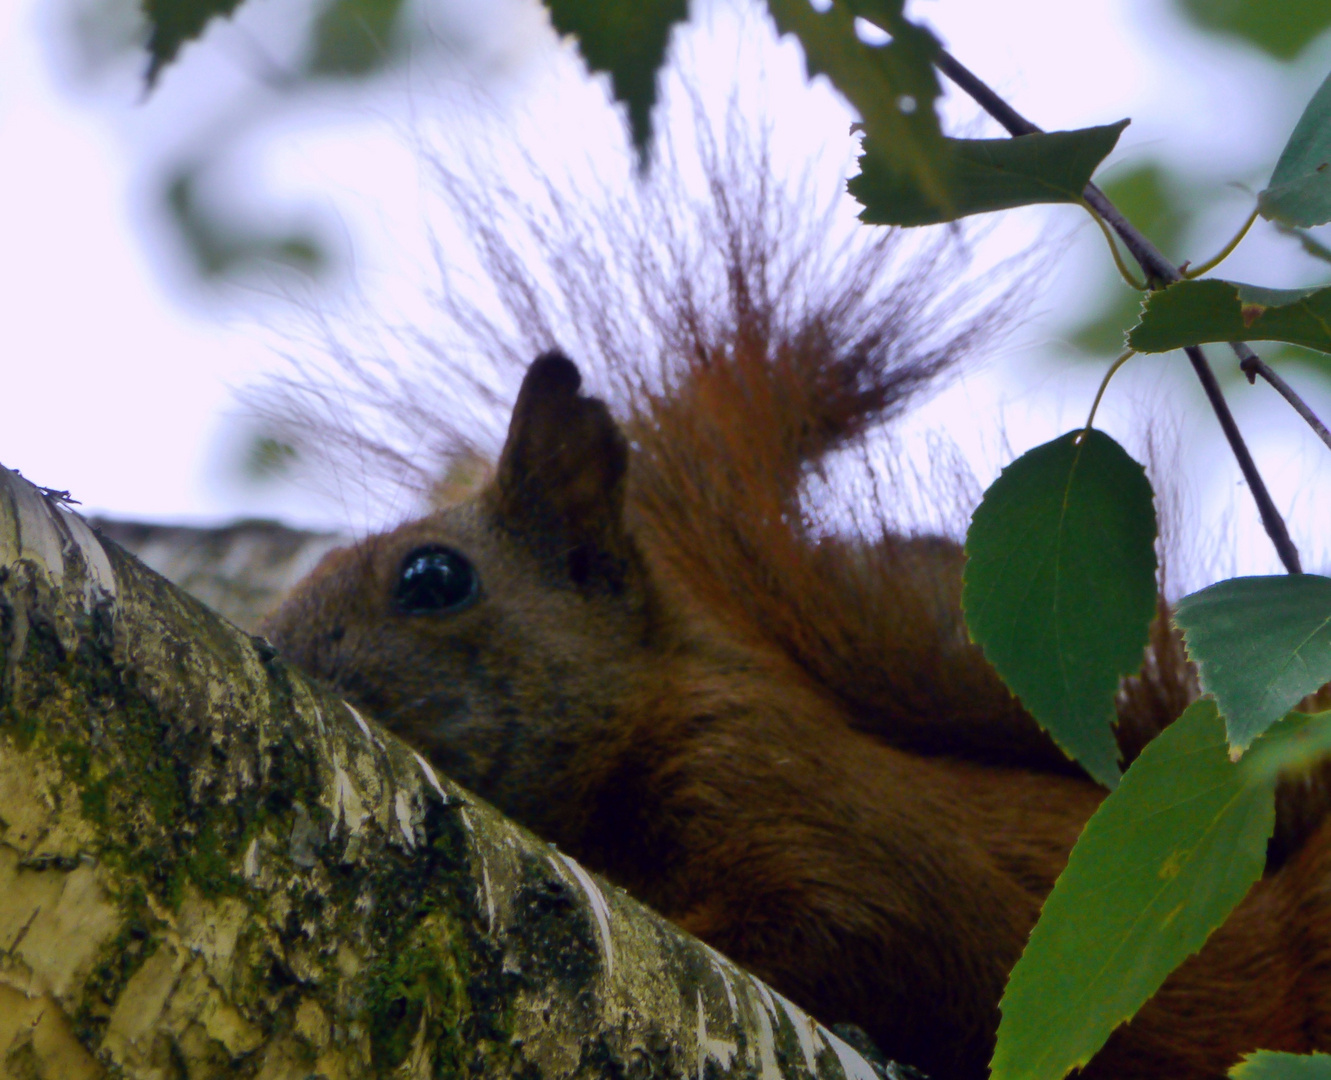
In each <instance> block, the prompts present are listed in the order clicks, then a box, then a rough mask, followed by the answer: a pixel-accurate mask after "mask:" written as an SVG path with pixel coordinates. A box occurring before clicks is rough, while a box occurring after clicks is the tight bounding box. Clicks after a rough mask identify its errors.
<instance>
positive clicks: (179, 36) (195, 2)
mask: <svg viewBox="0 0 1331 1080" xmlns="http://www.w3.org/2000/svg"><path fill="white" fill-rule="evenodd" d="M142 2H143V14H144V15H145V16H146V17H147V19H148V25H149V27H150V28H151V30H150V33H149V35H148V57H149V59H148V75H147V80H148V85H149V86H152V85H153V84H155V83H156V82H157V76H158V75H160V74H161V72H162V68H164V67H166V65H167V64H169V63H171V61H172V60H174V59H175V58H176V54H177V53H178V52H180V47H181V46H182V45H184V44H185V42H187V41H193V40H194V39H195V38H197V37H199V36H200V35H201V34H202V33H203V29H204V27H205V26H207V25H208V23H209V22H211V21H212V19H213V17H214V16H216V15H222V16H229V15H230V14H231V13H232V12H233V11H235V10H236V8H237V7H238V6H239V5H240V0H142Z"/></svg>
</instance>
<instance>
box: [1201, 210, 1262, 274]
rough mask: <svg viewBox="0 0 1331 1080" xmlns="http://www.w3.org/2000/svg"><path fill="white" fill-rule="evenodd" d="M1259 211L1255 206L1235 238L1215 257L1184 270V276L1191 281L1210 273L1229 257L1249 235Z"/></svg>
mask: <svg viewBox="0 0 1331 1080" xmlns="http://www.w3.org/2000/svg"><path fill="white" fill-rule="evenodd" d="M1257 213H1258V212H1257V209H1256V207H1254V208H1253V211H1252V213H1251V214H1249V215H1248V220H1247V221H1245V222H1244V223H1243V228H1241V229H1239V231H1238V232H1237V233H1235V234H1234V238H1233V239H1232V240H1230V242H1229V243H1228V244H1226V245H1225V246H1224V247H1222V248H1221V249H1220V250H1219V251H1218V252H1217V253H1216V255H1215V257H1214V258H1210V259H1207V260H1206V262H1204V263H1202V264H1201V266H1189V267H1188V268H1187V269H1186V270H1184V271H1182V273H1183V276H1184V277H1185V278H1186V279H1187V280H1189V281H1191V280H1192V279H1193V278H1198V277H1201V276H1202V275H1203V274H1205V273H1209V272H1210V271H1212V270H1214V269H1215V268H1216V267H1217V266H1219V265H1220V264H1221V263H1222V262H1224V261H1225V260H1226V259H1228V258H1229V256H1230V255H1231V254H1232V253H1233V251H1234V249H1235V248H1236V247H1238V246H1239V244H1241V243H1242V242H1243V238H1244V237H1245V236H1247V235H1248V230H1249V229H1251V228H1252V226H1253V222H1255V221H1256V220H1257Z"/></svg>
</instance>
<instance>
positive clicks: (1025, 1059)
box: [991, 700, 1300, 1080]
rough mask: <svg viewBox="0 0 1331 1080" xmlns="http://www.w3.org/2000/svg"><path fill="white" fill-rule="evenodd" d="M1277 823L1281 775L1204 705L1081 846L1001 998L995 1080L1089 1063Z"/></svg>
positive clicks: (1203, 934)
mask: <svg viewBox="0 0 1331 1080" xmlns="http://www.w3.org/2000/svg"><path fill="white" fill-rule="evenodd" d="M1299 726H1300V725H1299V723H1298V722H1297V721H1294V722H1291V724H1289V725H1282V726H1281V728H1278V729H1276V730H1273V731H1272V732H1271V734H1270V735H1269V736H1267V738H1269V739H1270V740H1271V741H1272V742H1274V741H1277V740H1278V739H1280V738H1282V737H1285V736H1286V735H1287V733H1288V732H1289V731H1291V730H1294V729H1297V728H1298V727H1299ZM1274 825H1275V798H1274V782H1273V781H1269V780H1263V779H1258V778H1255V777H1254V776H1253V775H1252V769H1251V767H1250V765H1249V764H1248V763H1247V762H1246V760H1245V761H1242V762H1239V763H1238V764H1234V763H1232V762H1231V761H1230V760H1229V754H1228V748H1227V746H1226V741H1225V726H1224V724H1223V723H1222V722H1221V720H1220V716H1219V714H1218V713H1217V712H1216V707H1215V703H1214V702H1213V701H1209V700H1202V701H1198V702H1194V703H1193V704H1192V705H1190V706H1189V707H1188V708H1187V710H1186V711H1185V712H1184V713H1183V715H1182V716H1180V717H1179V718H1178V719H1177V720H1175V721H1174V723H1173V724H1171V725H1170V726H1169V727H1167V728H1166V729H1165V730H1164V732H1163V733H1162V734H1160V735H1159V736H1157V737H1156V738H1155V740H1154V741H1153V742H1151V743H1150V744H1149V745H1148V746H1147V747H1146V749H1145V750H1143V751H1142V753H1141V756H1140V757H1138V758H1137V760H1136V761H1135V762H1133V764H1132V768H1130V769H1129V770H1128V771H1127V774H1126V775H1125V776H1124V777H1123V782H1122V783H1121V784H1119V786H1118V790H1116V791H1115V792H1113V794H1111V795H1110V796H1109V797H1108V798H1106V799H1105V801H1104V802H1103V803H1101V805H1100V809H1099V810H1097V811H1096V812H1095V814H1094V815H1093V816H1092V817H1091V820H1090V821H1088V822H1087V823H1086V828H1085V829H1084V830H1083V831H1082V834H1081V837H1080V838H1079V839H1078V840H1077V844H1076V846H1075V847H1074V848H1073V849H1072V854H1071V855H1070V856H1069V858H1068V865H1067V867H1066V869H1064V871H1063V873H1062V874H1061V875H1060V876H1059V879H1058V881H1057V882H1056V883H1055V885H1054V891H1053V892H1052V893H1050V894H1049V899H1047V900H1046V901H1045V904H1044V910H1043V911H1042V912H1041V914H1040V921H1039V922H1038V923H1036V924H1035V929H1034V930H1033V931H1032V932H1031V938H1030V942H1029V944H1027V946H1026V951H1025V952H1024V953H1023V954H1022V957H1021V959H1020V960H1019V961H1018V962H1017V966H1016V967H1015V968H1013V970H1012V975H1011V977H1010V978H1009V980H1008V985H1007V990H1006V991H1005V992H1004V994H1003V1000H1002V1002H1001V1004H1000V1005H999V1008H1000V1009H1001V1010H1002V1014H1003V1016H1002V1020H1001V1022H1000V1023H999V1026H998V1045H997V1048H996V1049H995V1052H994V1061H993V1072H992V1074H991V1075H992V1080H1009V1078H1015V1077H1021V1078H1022V1080H1060V1078H1061V1077H1062V1076H1063V1075H1064V1074H1065V1073H1067V1072H1068V1071H1069V1070H1070V1069H1073V1068H1076V1067H1078V1066H1081V1065H1084V1064H1086V1062H1088V1061H1089V1060H1090V1059H1091V1057H1092V1056H1093V1055H1094V1054H1095V1052H1096V1051H1097V1050H1099V1049H1100V1047H1101V1046H1103V1045H1104V1042H1105V1040H1106V1039H1107V1038H1108V1037H1109V1035H1110V1034H1111V1033H1112V1032H1113V1030H1114V1029H1115V1028H1116V1027H1117V1026H1118V1025H1119V1024H1121V1023H1122V1022H1123V1021H1125V1020H1127V1019H1129V1018H1130V1017H1131V1016H1133V1015H1134V1014H1135V1013H1136V1012H1137V1010H1138V1009H1140V1008H1141V1007H1142V1005H1144V1004H1145V1003H1146V1001H1147V1000H1148V999H1149V998H1150V997H1151V995H1152V994H1154V993H1155V992H1156V990H1158V989H1159V988H1160V986H1161V984H1162V983H1164V981H1165V979H1166V977H1167V976H1168V975H1169V973H1170V972H1171V971H1173V970H1174V969H1175V968H1176V967H1178V965H1179V964H1180V963H1182V962H1183V961H1184V960H1185V959H1186V958H1187V957H1189V956H1191V955H1192V954H1193V953H1195V952H1196V951H1197V950H1198V949H1200V948H1201V946H1202V945H1203V943H1204V942H1205V941H1206V939H1207V937H1208V936H1209V935H1210V933H1211V931H1212V930H1214V929H1215V928H1216V927H1218V926H1219V925H1220V924H1221V923H1222V922H1224V920H1225V918H1226V916H1228V915H1229V913H1230V911H1232V910H1233V909H1234V907H1235V905H1237V904H1238V903H1239V901H1240V900H1242V899H1243V897H1244V895H1245V894H1246V893H1247V892H1248V890H1249V888H1251V886H1252V884H1253V882H1255V881H1256V880H1257V879H1258V878H1259V877H1261V874H1262V869H1263V867H1264V866H1265V864H1266V842H1267V839H1268V838H1269V837H1270V835H1271V832H1272V829H1273V827H1274ZM1253 992H1254V993H1261V988H1260V987H1256V988H1255V989H1254V991H1253Z"/></svg>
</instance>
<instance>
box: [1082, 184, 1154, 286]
mask: <svg viewBox="0 0 1331 1080" xmlns="http://www.w3.org/2000/svg"><path fill="white" fill-rule="evenodd" d="M1081 205H1082V206H1083V207H1085V208H1086V212H1087V213H1088V214H1090V215H1091V220H1092V221H1094V222H1095V223H1096V224H1097V225H1099V226H1100V231H1101V232H1102V233H1104V234H1105V243H1107V244H1108V245H1109V254H1111V255H1112V256H1114V265H1115V266H1117V267H1118V272H1119V273H1120V274H1121V275H1122V276H1123V280H1124V281H1126V282H1127V283H1128V286H1129V287H1130V288H1133V289H1136V290H1137V291H1138V292H1145V291H1146V282H1144V281H1138V280H1137V279H1136V278H1135V277H1133V276H1132V271H1131V270H1129V269H1128V264H1127V263H1125V262H1124V261H1123V256H1122V255H1121V254H1120V253H1119V250H1118V244H1117V243H1116V242H1115V241H1114V234H1113V233H1111V232H1110V231H1109V226H1108V225H1106V224H1105V222H1104V219H1103V218H1102V217H1101V216H1100V215H1099V214H1097V213H1096V212H1095V210H1094V209H1092V207H1091V204H1090V203H1088V202H1087V201H1086V200H1085V199H1082V200H1081Z"/></svg>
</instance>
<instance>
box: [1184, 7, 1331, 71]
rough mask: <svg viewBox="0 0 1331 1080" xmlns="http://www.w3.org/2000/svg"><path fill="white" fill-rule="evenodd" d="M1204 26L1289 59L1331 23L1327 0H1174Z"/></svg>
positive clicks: (1270, 53)
mask: <svg viewBox="0 0 1331 1080" xmlns="http://www.w3.org/2000/svg"><path fill="white" fill-rule="evenodd" d="M1176 2H1177V3H1178V6H1180V7H1181V8H1182V9H1183V11H1184V13H1185V14H1186V15H1188V16H1189V17H1190V18H1191V19H1192V21H1193V23H1195V24H1196V25H1197V26H1199V27H1201V28H1202V29H1204V30H1210V31H1212V32H1215V33H1221V34H1225V35H1227V36H1231V37H1236V38H1238V39H1239V40H1240V41H1243V42H1246V43H1247V44H1249V45H1255V46H1256V47H1257V48H1259V49H1261V50H1262V51H1263V52H1265V53H1267V54H1269V55H1271V56H1274V57H1277V58H1279V59H1281V60H1292V59H1293V58H1294V57H1295V56H1297V55H1298V54H1299V53H1300V52H1302V51H1303V48H1304V46H1306V45H1307V44H1308V43H1309V42H1311V41H1313V40H1315V39H1316V38H1317V37H1319V36H1320V35H1321V33H1322V31H1323V30H1325V29H1326V28H1327V27H1328V26H1331V5H1329V4H1327V2H1326V0H1279V5H1280V6H1279V7H1272V4H1271V0H1176Z"/></svg>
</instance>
